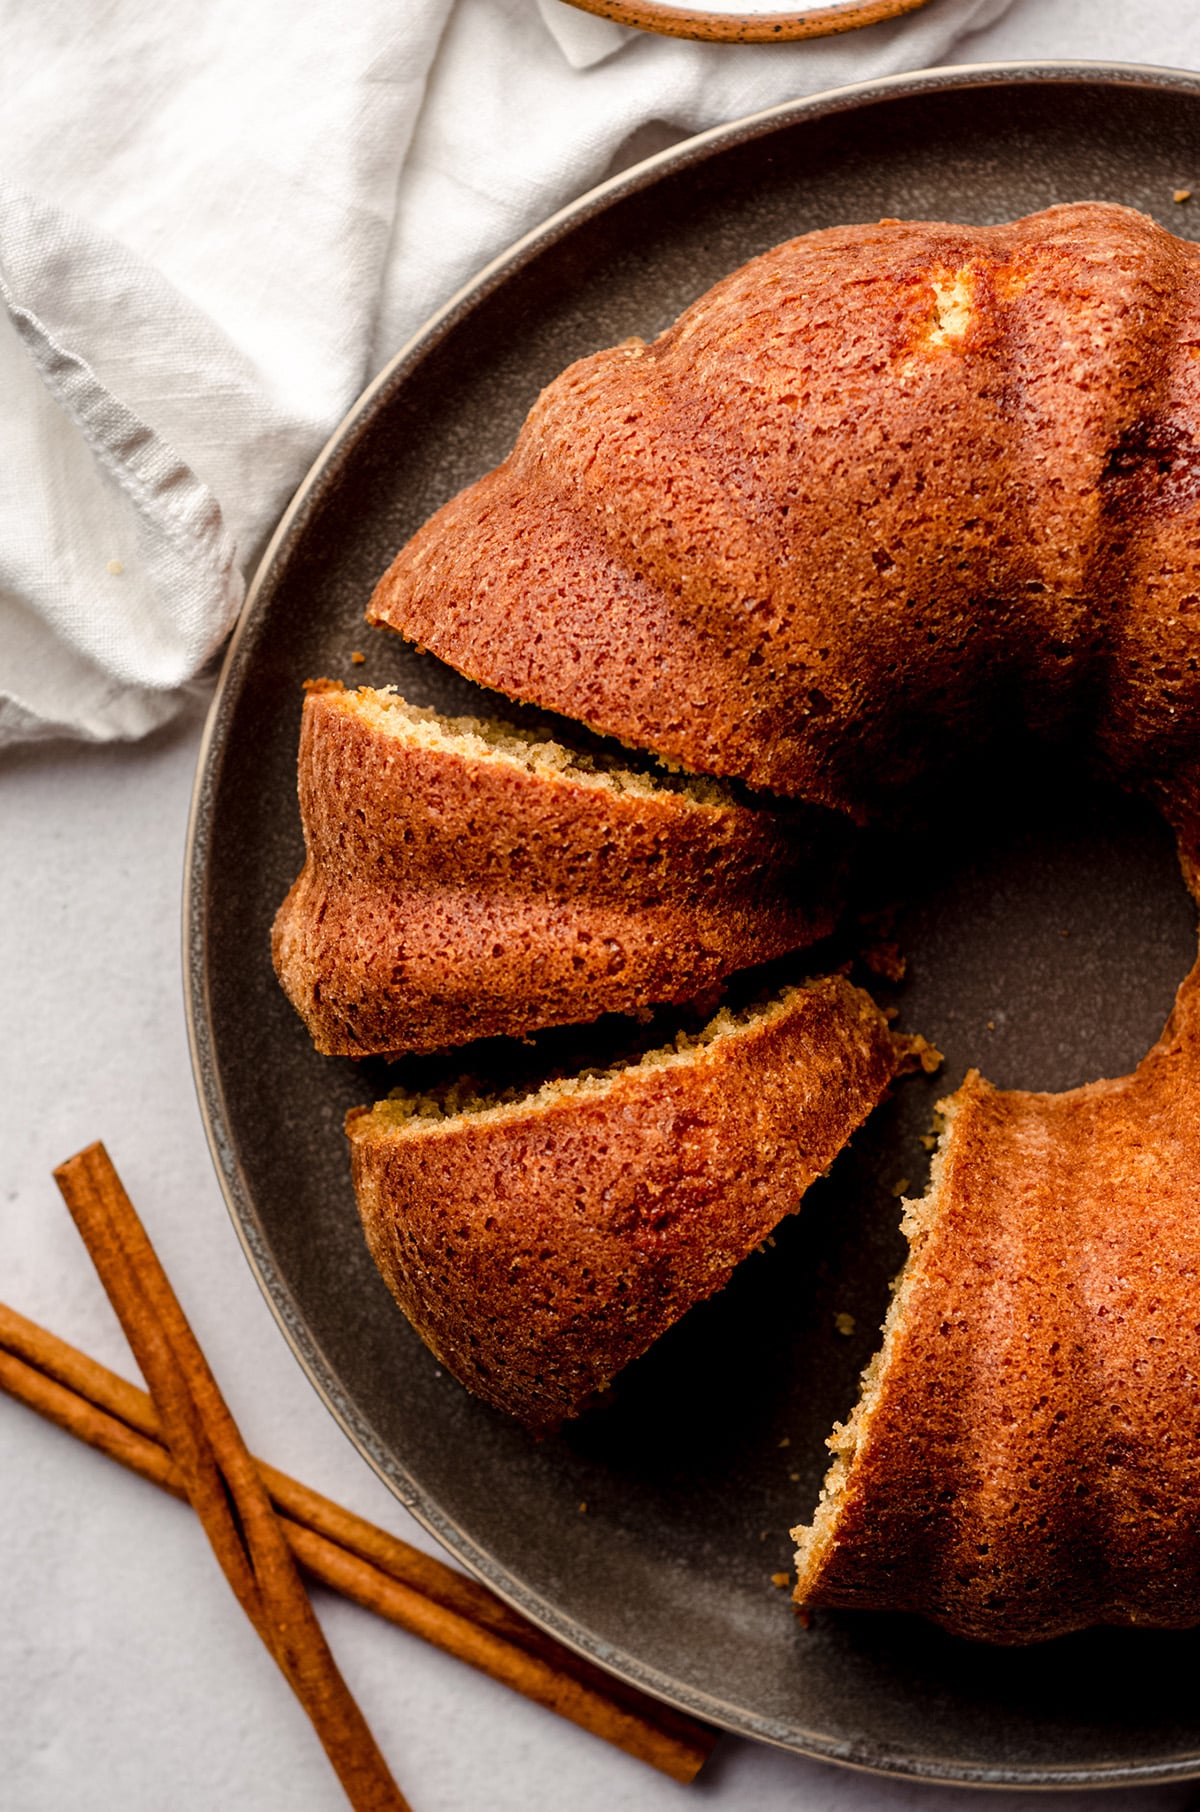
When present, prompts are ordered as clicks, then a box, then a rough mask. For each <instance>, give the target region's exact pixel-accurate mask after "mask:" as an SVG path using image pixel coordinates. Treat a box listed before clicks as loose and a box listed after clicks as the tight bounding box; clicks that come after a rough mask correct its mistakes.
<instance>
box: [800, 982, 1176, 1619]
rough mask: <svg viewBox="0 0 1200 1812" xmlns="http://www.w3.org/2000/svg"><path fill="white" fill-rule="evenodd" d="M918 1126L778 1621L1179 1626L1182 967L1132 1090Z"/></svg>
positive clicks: (998, 1104)
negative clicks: (864, 1333) (880, 1614)
mask: <svg viewBox="0 0 1200 1812" xmlns="http://www.w3.org/2000/svg"><path fill="white" fill-rule="evenodd" d="M942 1113H943V1115H944V1119H945V1130H944V1132H943V1135H942V1139H941V1143H940V1146H939V1150H938V1153H937V1156H936V1158H935V1162H934V1170H933V1176H932V1180H931V1183H930V1186H929V1190H928V1192H927V1194H926V1195H925V1197H924V1198H923V1199H922V1200H921V1201H916V1202H908V1203H906V1204H905V1209H906V1215H905V1231H906V1233H907V1235H908V1237H909V1240H910V1241H911V1251H910V1254H909V1258H908V1262H907V1264H906V1265H905V1268H904V1270H903V1271H902V1273H901V1275H900V1277H899V1279H898V1280H897V1285H896V1288H895V1292H894V1295H893V1298H892V1303H891V1307H890V1310H889V1312H888V1317H887V1321H886V1324H885V1327H884V1335H883V1344H882V1347H881V1349H880V1352H879V1353H878V1355H877V1356H876V1358H875V1359H874V1360H872V1362H871V1364H870V1366H869V1367H868V1368H867V1371H866V1372H865V1373H864V1376H863V1387H862V1394H861V1396H860V1398H859V1402H858V1404H857V1406H856V1408H855V1409H854V1411H853V1413H852V1414H851V1416H850V1418H849V1421H848V1422H847V1423H846V1425H845V1426H844V1427H841V1426H839V1427H838V1428H836V1429H835V1430H834V1434H833V1437H832V1439H831V1440H830V1443H829V1444H830V1446H831V1448H832V1449H833V1450H834V1453H835V1455H836V1458H835V1460H834V1464H833V1467H832V1469H831V1470H830V1472H829V1475H828V1477H827V1479H826V1482H825V1489H824V1491H823V1493H822V1501H821V1503H820V1506H819V1507H818V1509H817V1512H816V1515H815V1517H814V1520H813V1522H812V1524H811V1525H810V1526H807V1527H801V1528H798V1529H795V1530H793V1534H794V1536H795V1538H796V1540H797V1541H798V1542H799V1544H800V1545H799V1552H798V1554H797V1557H796V1563H797V1568H798V1583H797V1586H796V1598H797V1601H798V1602H799V1603H800V1604H801V1605H805V1606H808V1605H828V1606H840V1607H845V1608H859V1609H866V1610H883V1611H916V1612H920V1613H922V1614H923V1615H925V1616H927V1617H930V1618H932V1619H933V1620H934V1621H936V1622H937V1623H940V1624H942V1625H943V1626H944V1627H945V1628H946V1629H948V1630H951V1631H953V1632H954V1633H955V1634H957V1635H961V1636H971V1637H976V1638H979V1639H982V1640H985V1641H988V1642H1003V1643H1017V1642H1030V1641H1036V1640H1041V1639H1044V1638H1046V1637H1050V1636H1058V1635H1063V1634H1065V1633H1066V1632H1067V1631H1070V1630H1078V1629H1084V1628H1086V1627H1088V1626H1089V1625H1092V1624H1099V1623H1116V1624H1130V1623H1136V1624H1147V1625H1155V1626H1157V1627H1159V1628H1165V1629H1180V1628H1185V1627H1188V1626H1191V1625H1193V1624H1196V1623H1198V1622H1200V1281H1198V1280H1200V1134H1198V1131H1197V1129H1198V1128H1200V965H1198V966H1197V968H1195V969H1194V970H1193V971H1192V973H1191V975H1190V976H1189V977H1188V979H1187V980H1186V981H1185V982H1184V984H1183V987H1182V988H1181V989H1180V992H1179V997H1178V999H1177V1001H1176V1005H1175V1010H1174V1012H1173V1013H1172V1015H1171V1018H1170V1020H1169V1021H1168V1023H1167V1027H1166V1030H1165V1031H1164V1033H1163V1035H1162V1037H1161V1039H1160V1040H1159V1042H1158V1044H1157V1045H1156V1046H1155V1047H1154V1049H1153V1050H1152V1051H1151V1052H1150V1053H1149V1055H1148V1056H1147V1057H1146V1058H1144V1059H1143V1061H1142V1063H1141V1064H1139V1066H1138V1068H1137V1070H1136V1071H1135V1072H1134V1073H1133V1074H1132V1075H1129V1076H1123V1077H1120V1078H1118V1079H1117V1080H1115V1081H1104V1082H1093V1083H1090V1084H1088V1085H1087V1086H1086V1087H1084V1088H1077V1089H1072V1090H1071V1091H1069V1092H1068V1093H1065V1094H1060V1095H1049V1094H1034V1093H1029V1092H1026V1091H1023V1090H1011V1091H1002V1090H999V1089H995V1088H993V1087H992V1086H991V1085H990V1084H989V1083H987V1082H985V1081H983V1080H982V1079H981V1078H980V1077H979V1076H978V1075H977V1074H975V1073H974V1072H972V1073H971V1074H970V1075H969V1076H968V1077H967V1079H966V1081H965V1082H964V1084H963V1086H962V1087H961V1088H960V1089H959V1090H958V1092H957V1093H956V1094H955V1095H953V1096H951V1097H950V1099H949V1100H947V1101H945V1102H943V1103H942Z"/></svg>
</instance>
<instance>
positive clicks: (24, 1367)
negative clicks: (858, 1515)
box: [0, 1304, 718, 1782]
mask: <svg viewBox="0 0 1200 1812" xmlns="http://www.w3.org/2000/svg"><path fill="white" fill-rule="evenodd" d="M4 1349H6V1350H4ZM10 1355H11V1356H12V1357H11V1359H10ZM21 1361H23V1362H24V1363H20V1362H21ZM59 1386H61V1387H63V1388H62V1389H61V1390H60V1389H58V1388H57V1387H59ZM0 1389H3V1390H6V1391H7V1392H8V1393H9V1394H10V1395H12V1396H14V1397H16V1398H18V1399H19V1400H21V1401H22V1402H25V1403H26V1404H27V1405H28V1406H29V1407H31V1408H34V1409H36V1410H38V1411H39V1413H41V1414H42V1415H44V1416H46V1417H48V1419H49V1420H51V1421H53V1422H56V1423H57V1424H58V1425H59V1426H60V1427H62V1428H65V1429H66V1430H67V1431H68V1432H69V1433H71V1434H74V1435H75V1436H76V1437H77V1438H79V1439H80V1440H83V1441H85V1442H87V1443H88V1444H89V1445H91V1446H93V1447H96V1448H98V1449H99V1450H100V1451H102V1452H105V1453H108V1454H109V1455H110V1457H111V1458H114V1459H116V1460H118V1461H119V1462H120V1463H121V1464H123V1465H125V1466H127V1467H129V1468H130V1469H131V1470H133V1471H135V1472H137V1473H139V1474H140V1476H142V1477H143V1478H148V1479H150V1480H151V1481H152V1482H153V1483H154V1484H157V1485H159V1486H160V1487H161V1488H162V1489H164V1490H166V1491H170V1492H172V1494H173V1495H175V1496H176V1497H181V1498H186V1496H187V1493H186V1490H185V1488H184V1484H183V1479H182V1475H181V1474H180V1473H179V1470H178V1468H177V1467H175V1466H174V1463H173V1462H172V1460H171V1458H170V1455H169V1454H168V1453H167V1452H166V1450H165V1449H164V1448H163V1446H162V1445H161V1425H160V1422H159V1418H158V1414H157V1411H156V1410H155V1407H154V1403H153V1401H152V1399H151V1398H150V1397H149V1396H148V1395H147V1393H146V1392H145V1391H143V1390H140V1389H139V1388H138V1387H137V1385H135V1384H132V1383H130V1382H129V1381H128V1380H127V1379H125V1378H122V1377H120V1376H118V1374H117V1373H115V1372H112V1371H110V1370H109V1369H108V1368H107V1367H105V1366H103V1365H100V1364H98V1363H97V1361H96V1360H94V1359H91V1358H89V1357H88V1356H87V1355H86V1354H84V1353H81V1352H80V1351H79V1350H78V1349H77V1348H76V1347H73V1346H71V1345H70V1344H69V1343H68V1342H67V1341H65V1340H61V1339H59V1337H58V1336H57V1335H55V1334H52V1333H50V1332H49V1331H48V1330H46V1329H45V1328H42V1327H40V1326H39V1325H38V1324H37V1323H36V1322H33V1321H30V1320H29V1319H27V1318H26V1317H25V1316H23V1315H20V1314H18V1313H17V1311H16V1310H15V1309H11V1308H7V1307H6V1306H4V1305H3V1304H0ZM139 1437H142V1438H141V1439H139ZM255 1465H256V1467H257V1469H258V1472H259V1475H260V1477H261V1478H262V1479H263V1481H264V1483H265V1484H266V1485H267V1488H268V1490H269V1492H270V1495H271V1498H272V1500H273V1502H274V1503H275V1505H276V1507H277V1509H279V1510H280V1511H282V1512H284V1513H285V1515H283V1516H282V1517H281V1521H282V1523H283V1528H284V1532H285V1535H286V1537H287V1539H288V1543H289V1545H290V1547H291V1549H292V1552H293V1554H295V1556H296V1558H297V1560H298V1561H299V1562H300V1564H301V1566H302V1567H303V1568H304V1570H305V1571H306V1572H308V1573H310V1574H311V1575H312V1577H314V1578H316V1579H318V1580H320V1582H321V1583H322V1584H324V1585H327V1586H329V1587H331V1588H332V1589H333V1590H335V1591H339V1592H341V1593H342V1594H343V1595H344V1596H346V1597H348V1598H350V1599H352V1600H353V1601H354V1602H355V1603H357V1604H360V1605H362V1606H364V1608H366V1609H368V1610H371V1611H374V1612H375V1613H376V1614H377V1615H378V1616H381V1617H385V1618H387V1619H388V1620H389V1621H390V1622H393V1623H395V1624H397V1625H399V1627H401V1628H403V1629H406V1630H408V1631H409V1632H410V1633H412V1634H414V1635H417V1636H420V1637H422V1638H423V1639H424V1640H425V1641H428V1642H430V1643H432V1644H433V1645H434V1646H436V1647H438V1648H441V1649H442V1650H444V1651H445V1652H446V1653H448V1654H452V1655H454V1656H456V1657H457V1658H458V1659H459V1660H462V1661H465V1662H467V1663H468V1665H470V1666H473V1667H476V1668H478V1669H480V1670H481V1671H482V1672H484V1673H486V1674H488V1675H489V1676H490V1677H491V1678H493V1679H496V1680H499V1681H500V1682H501V1683H502V1684H504V1685H506V1686H509V1687H511V1688H512V1689H513V1690H515V1691H518V1692H521V1693H523V1694H524V1695H525V1696H526V1697H527V1698H530V1699H532V1700H534V1701H535V1702H536V1703H538V1704H541V1705H544V1706H546V1707H547V1708H548V1709H550V1710H552V1711H555V1712H556V1713H558V1715H560V1716H562V1717H565V1718H568V1719H570V1720H571V1721H572V1722H574V1723H576V1724H578V1725H579V1726H580V1727H581V1728H583V1729H585V1730H589V1731H591V1732H592V1733H593V1734H594V1735H596V1736H599V1737H601V1738H603V1739H604V1740H605V1741H607V1742H610V1743H612V1744H614V1745H615V1746H617V1747H619V1748H621V1749H623V1750H625V1751H626V1752H627V1753H628V1754H630V1755H633V1756H636V1757H637V1758H638V1759H639V1760H641V1761H644V1762H646V1763H648V1764H649V1765H650V1766H652V1767H655V1768H658V1769H660V1770H661V1771H662V1772H664V1773H666V1774H668V1775H670V1776H671V1777H672V1778H673V1779H675V1780H678V1781H681V1782H688V1781H691V1780H693V1779H694V1778H695V1776H696V1774H697V1773H698V1771H699V1769H700V1767H701V1766H702V1765H703V1763H704V1761H705V1760H706V1759H707V1757H708V1755H709V1754H710V1752H711V1750H712V1747H713V1745H714V1743H715V1742H716V1739H717V1734H718V1733H717V1732H716V1731H715V1730H714V1729H713V1728H712V1727H711V1726H710V1725H707V1724H704V1723H701V1722H700V1721H699V1720H697V1719H694V1718H691V1717H689V1716H687V1714H686V1713H683V1712H678V1711H675V1710H674V1709H673V1708H672V1707H670V1706H667V1705H663V1704H662V1703H661V1702H660V1701H659V1700H656V1699H653V1698H651V1697H649V1696H648V1695H647V1694H644V1693H642V1692H640V1691H639V1690H638V1689H637V1688H636V1687H633V1686H628V1685H626V1684H625V1683H623V1682H621V1681H617V1680H614V1679H613V1678H612V1677H611V1676H610V1675H608V1674H606V1673H604V1672H603V1670H601V1669H600V1668H598V1667H596V1666H594V1664H592V1663H591V1662H588V1661H586V1660H584V1659H583V1658H582V1657H580V1656H578V1655H576V1654H575V1653H574V1652H573V1651H572V1650H570V1649H567V1648H564V1647H563V1646H562V1644H561V1643H558V1642H556V1641H555V1640H554V1638H553V1637H551V1636H548V1635H546V1634H545V1633H544V1632H543V1631H541V1630H539V1629H538V1628H537V1627H536V1626H535V1625H533V1624H531V1623H529V1622H527V1621H526V1619H525V1618H523V1617H521V1616H520V1615H519V1613H517V1612H516V1611H513V1610H511V1609H510V1608H509V1606H508V1605H506V1604H505V1603H504V1601H503V1600H502V1599H500V1598H497V1597H496V1595H495V1594H494V1593H493V1592H490V1591H489V1590H488V1589H487V1587H485V1586H482V1585H480V1584H478V1583H477V1582H476V1581H475V1580H472V1579H469V1578H467V1577H465V1576H464V1575H463V1574H461V1573H459V1572H457V1571H456V1570H455V1569H454V1568H452V1567H448V1566H446V1565H445V1564H444V1563H443V1562H442V1561H439V1560H436V1559H435V1558H434V1557H433V1556H432V1555H429V1554H426V1553H424V1552H423V1551H422V1550H421V1549H420V1548H415V1547H413V1546H412V1545H411V1543H409V1542H405V1541H402V1540H401V1539H400V1538H399V1537H398V1536H394V1535H391V1534H389V1533H388V1532H387V1531H385V1530H383V1529H380V1528H377V1527H376V1526H375V1525H374V1524H372V1523H370V1522H368V1521H366V1519H365V1518H363V1517H360V1516H356V1515H355V1514H354V1513H353V1512H351V1511H349V1510H346V1509H343V1508H342V1506H341V1505H338V1504H335V1503H333V1502H332V1501H331V1500H330V1499H329V1498H327V1497H324V1496H322V1494H321V1493H320V1492H317V1491H313V1490H312V1489H311V1488H310V1487H308V1486H306V1485H302V1484H300V1483H299V1482H298V1481H297V1480H295V1479H292V1478H289V1477H288V1476H287V1474H286V1473H282V1472H280V1471H278V1470H277V1469H276V1468H274V1467H272V1466H269V1465H268V1464H267V1463H266V1462H265V1461H262V1460H257V1461H255ZM322 1538H323V1539H322Z"/></svg>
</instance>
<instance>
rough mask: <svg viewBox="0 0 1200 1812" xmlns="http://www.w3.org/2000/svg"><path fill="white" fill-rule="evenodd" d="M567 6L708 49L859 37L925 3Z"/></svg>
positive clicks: (608, 0) (622, 1)
mask: <svg viewBox="0 0 1200 1812" xmlns="http://www.w3.org/2000/svg"><path fill="white" fill-rule="evenodd" d="M567 5H568V6H575V7H578V8H579V10H580V11H581V12H585V13H593V14H595V15H596V17H598V18H601V19H609V20H611V21H612V23H613V24H614V25H628V26H632V27H633V28H634V29H635V30H636V31H648V32H655V33H657V34H658V35H659V36H660V37H667V38H691V39H693V40H696V41H698V42H702V43H711V44H787V43H795V42H796V41H797V40H798V39H801V38H829V37H833V36H834V35H835V34H837V33H839V32H848V31H861V30H862V29H863V28H864V27H865V26H868V25H880V24H883V23H884V22H885V21H886V20H888V19H898V18H900V17H901V16H902V15H903V14H905V13H914V12H916V11H917V10H918V9H919V8H920V7H923V6H928V5H929V0H832V4H830V3H828V0H823V3H821V4H817V5H813V6H805V7H802V8H800V9H797V8H795V7H792V8H790V9H789V10H788V11H786V12H774V13H736V12H728V13H719V12H712V11H710V10H709V9H708V8H707V7H704V6H672V5H670V4H669V0H567Z"/></svg>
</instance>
